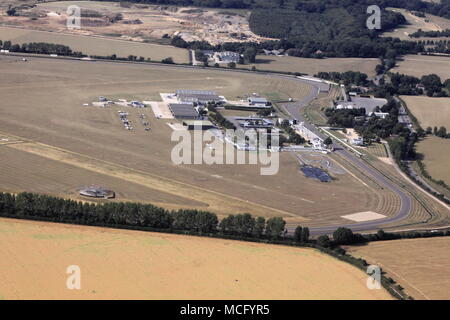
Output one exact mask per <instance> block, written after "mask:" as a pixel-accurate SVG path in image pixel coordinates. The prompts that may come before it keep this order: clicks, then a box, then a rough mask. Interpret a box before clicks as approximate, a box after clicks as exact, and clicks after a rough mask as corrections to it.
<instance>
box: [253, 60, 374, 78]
mask: <svg viewBox="0 0 450 320" xmlns="http://www.w3.org/2000/svg"><path fill="white" fill-rule="evenodd" d="M256 59H257V60H256V63H255V64H253V65H249V68H251V67H252V66H255V67H256V68H257V69H258V70H273V71H282V72H300V73H306V74H309V75H311V76H312V75H315V74H317V73H318V72H321V71H323V72H333V71H335V72H345V71H359V72H362V73H365V74H367V75H368V76H369V77H372V78H373V77H375V75H376V74H375V66H376V65H377V64H378V59H374V58H367V59H363V58H327V59H309V58H298V57H288V56H286V57H278V56H264V55H259V56H257V58H256Z"/></svg>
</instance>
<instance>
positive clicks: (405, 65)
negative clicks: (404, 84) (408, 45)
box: [391, 55, 450, 81]
mask: <svg viewBox="0 0 450 320" xmlns="http://www.w3.org/2000/svg"><path fill="white" fill-rule="evenodd" d="M391 71H392V72H399V73H403V74H407V75H410V76H415V77H418V78H421V77H422V76H423V75H427V74H432V73H434V74H437V75H438V76H439V77H441V80H442V81H445V80H446V79H449V78H450V57H438V56H421V55H407V56H404V57H402V61H399V62H397V67H395V68H393V69H392V70H391Z"/></svg>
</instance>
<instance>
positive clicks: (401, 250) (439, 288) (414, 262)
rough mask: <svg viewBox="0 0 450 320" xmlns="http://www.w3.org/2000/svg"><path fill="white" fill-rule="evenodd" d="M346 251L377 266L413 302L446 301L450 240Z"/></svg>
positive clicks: (398, 242)
mask: <svg viewBox="0 0 450 320" xmlns="http://www.w3.org/2000/svg"><path fill="white" fill-rule="evenodd" d="M346 249H347V250H348V252H349V253H350V254H351V255H353V256H355V257H363V258H364V259H366V260H367V262H368V263H370V264H375V265H379V266H380V267H381V268H382V269H383V270H384V271H386V272H387V276H389V277H392V278H393V279H395V280H396V281H397V282H398V283H399V284H400V285H401V286H402V287H404V288H405V290H406V293H408V294H409V295H411V296H412V297H413V298H415V299H427V300H435V299H446V300H449V299H450V268H449V267H448V262H449V261H450V237H439V238H427V239H406V240H392V241H380V242H371V243H369V244H368V245H366V246H354V247H347V248H346Z"/></svg>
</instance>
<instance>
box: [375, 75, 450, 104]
mask: <svg viewBox="0 0 450 320" xmlns="http://www.w3.org/2000/svg"><path fill="white" fill-rule="evenodd" d="M389 76H390V79H391V81H390V83H382V84H381V85H380V86H379V87H377V88H375V89H374V91H373V93H374V94H375V96H377V97H383V98H388V97H390V96H393V95H421V94H423V93H425V94H426V95H427V96H429V97H447V96H448V93H447V92H449V93H450V79H447V80H446V81H445V82H442V80H441V78H440V77H439V76H438V75H436V74H429V75H424V76H422V77H421V78H417V77H414V76H408V75H405V74H400V73H398V72H397V73H389ZM422 87H423V89H422ZM424 91H425V92H424Z"/></svg>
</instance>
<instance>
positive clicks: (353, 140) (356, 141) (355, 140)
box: [350, 138, 364, 146]
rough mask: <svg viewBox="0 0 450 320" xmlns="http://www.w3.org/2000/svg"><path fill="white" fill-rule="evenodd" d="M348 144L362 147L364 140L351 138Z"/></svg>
mask: <svg viewBox="0 0 450 320" xmlns="http://www.w3.org/2000/svg"><path fill="white" fill-rule="evenodd" d="M350 143H351V144H353V145H355V146H362V145H364V139H363V138H353V139H350Z"/></svg>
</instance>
